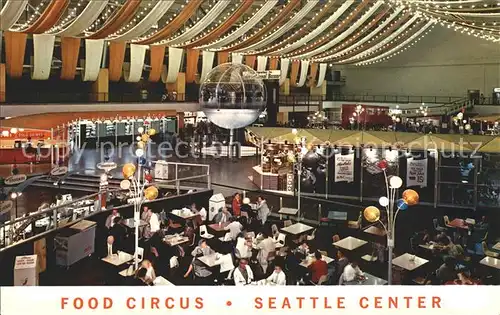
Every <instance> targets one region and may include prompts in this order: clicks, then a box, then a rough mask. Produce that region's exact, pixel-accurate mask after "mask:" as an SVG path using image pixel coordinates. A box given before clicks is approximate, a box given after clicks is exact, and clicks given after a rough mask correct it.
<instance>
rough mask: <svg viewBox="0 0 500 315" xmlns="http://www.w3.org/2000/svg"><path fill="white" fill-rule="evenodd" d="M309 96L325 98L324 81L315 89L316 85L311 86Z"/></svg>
mask: <svg viewBox="0 0 500 315" xmlns="http://www.w3.org/2000/svg"><path fill="white" fill-rule="evenodd" d="M310 95H316V96H326V81H323V84H322V85H321V86H320V87H317V86H316V84H314V85H313V86H311V91H310Z"/></svg>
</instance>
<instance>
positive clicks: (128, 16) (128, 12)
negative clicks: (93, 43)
mask: <svg viewBox="0 0 500 315" xmlns="http://www.w3.org/2000/svg"><path fill="white" fill-rule="evenodd" d="M140 4H141V0H127V2H125V4H124V5H123V6H122V7H121V8H120V9H119V10H118V12H116V14H115V15H113V17H111V18H110V19H109V20H108V21H107V22H106V24H104V26H103V27H101V28H100V29H99V30H98V31H97V32H95V33H94V34H92V35H90V36H89V37H88V38H92V39H97V38H105V37H107V36H109V35H111V34H113V33H115V32H116V31H118V30H119V29H120V27H122V26H123V25H125V24H126V23H128V22H129V21H130V20H132V19H133V18H134V16H135V13H136V11H137V10H138V9H139V6H140Z"/></svg>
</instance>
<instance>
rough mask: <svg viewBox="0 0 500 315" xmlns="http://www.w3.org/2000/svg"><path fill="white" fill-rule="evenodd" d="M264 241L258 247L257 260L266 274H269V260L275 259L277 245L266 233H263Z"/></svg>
mask: <svg viewBox="0 0 500 315" xmlns="http://www.w3.org/2000/svg"><path fill="white" fill-rule="evenodd" d="M262 238H263V240H262V241H261V242H260V243H259V244H258V245H257V248H258V249H259V253H258V254H257V260H258V261H259V264H260V266H261V267H262V271H263V272H264V274H265V273H266V272H267V266H268V265H269V260H270V259H274V256H273V255H275V254H276V244H275V243H274V240H273V238H272V237H270V236H269V235H268V233H267V232H266V231H263V232H262Z"/></svg>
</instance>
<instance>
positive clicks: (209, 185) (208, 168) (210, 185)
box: [207, 165, 212, 189]
mask: <svg viewBox="0 0 500 315" xmlns="http://www.w3.org/2000/svg"><path fill="white" fill-rule="evenodd" d="M207 182H208V189H211V188H212V179H211V178H210V165H208V166H207Z"/></svg>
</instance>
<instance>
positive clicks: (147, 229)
mask: <svg viewBox="0 0 500 315" xmlns="http://www.w3.org/2000/svg"><path fill="white" fill-rule="evenodd" d="M152 215H153V212H152V211H151V209H149V208H148V207H144V210H143V212H142V215H141V220H142V221H144V222H146V226H144V227H143V228H142V233H141V234H142V236H143V237H144V238H146V239H149V238H151V236H152V235H153V233H152V232H151V225H150V223H149V222H150V221H151V216H152Z"/></svg>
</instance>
